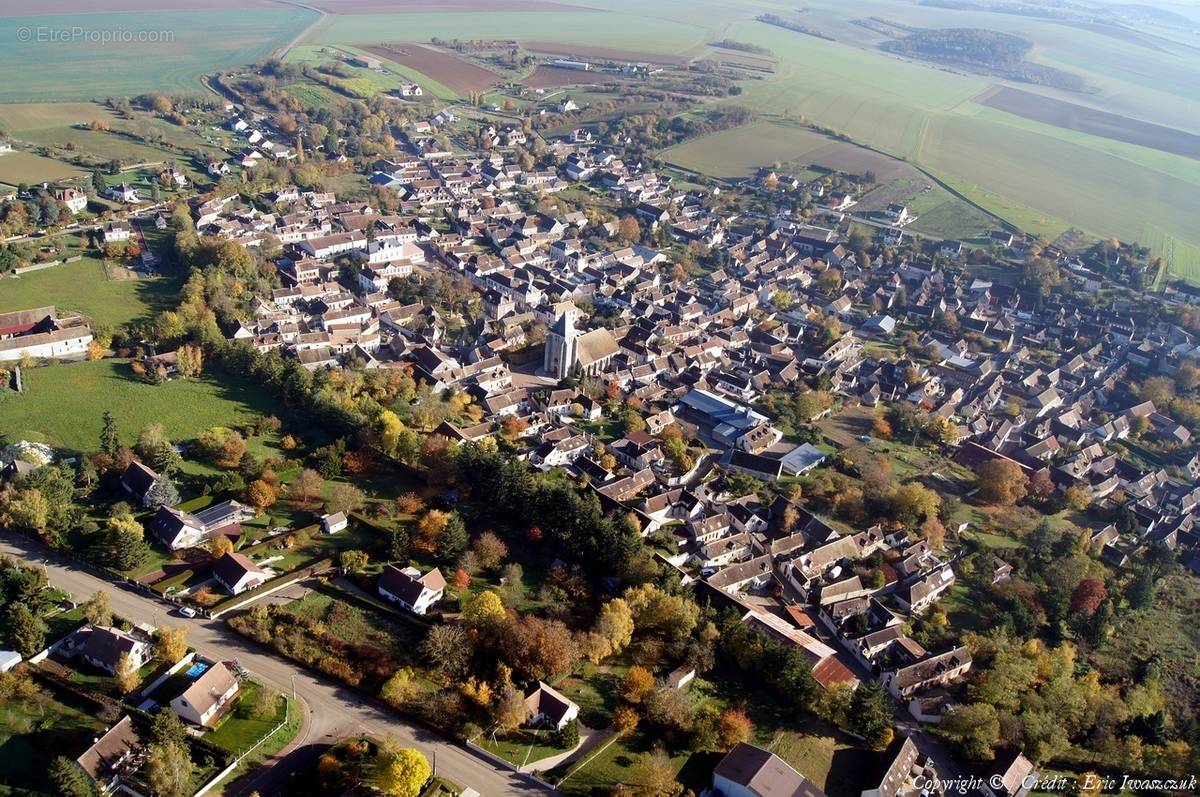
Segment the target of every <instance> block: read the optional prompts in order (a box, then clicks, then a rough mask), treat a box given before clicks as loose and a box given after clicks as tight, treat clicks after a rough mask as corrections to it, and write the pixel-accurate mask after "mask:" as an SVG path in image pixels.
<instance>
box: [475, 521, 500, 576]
mask: <svg viewBox="0 0 1200 797" xmlns="http://www.w3.org/2000/svg"><path fill="white" fill-rule="evenodd" d="M471 549H472V550H473V551H474V552H475V561H476V562H478V563H479V566H480V567H481V568H483V569H484V570H495V569H496V568H497V567H499V566H500V565H501V564H503V562H504V558H505V557H506V556H508V546H507V545H505V544H504V541H503V540H501V539H500V538H499V537H497V536H496V534H495V533H494V532H491V531H485V532H484V533H483V534H480V535H479V537H478V538H476V540H475V544H474V545H472V546H471Z"/></svg>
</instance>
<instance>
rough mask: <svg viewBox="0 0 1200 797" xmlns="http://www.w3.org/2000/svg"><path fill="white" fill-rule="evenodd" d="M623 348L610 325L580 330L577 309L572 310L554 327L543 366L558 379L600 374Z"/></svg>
mask: <svg viewBox="0 0 1200 797" xmlns="http://www.w3.org/2000/svg"><path fill="white" fill-rule="evenodd" d="M619 349H620V346H619V345H618V344H617V339H616V338H615V337H613V334H612V332H611V331H609V330H607V329H593V330H592V331H591V332H585V333H583V334H580V333H579V332H578V330H576V329H575V313H574V312H573V311H571V310H568V311H567V312H564V313H563V314H562V315H560V316H559V317H558V320H557V321H555V322H554V326H552V327H550V334H549V335H548V336H547V337H546V352H545V354H544V356H543V360H542V368H543V370H545V372H546V373H547V374H549V375H550V376H553V377H554V378H555V379H566V378H568V377H572V376H597V375H599V374H601V373H603V372H604V369H605V368H607V367H608V364H609V363H610V362H611V361H612V358H613V357H614V356H615V355H616V353H617V351H618V350H619Z"/></svg>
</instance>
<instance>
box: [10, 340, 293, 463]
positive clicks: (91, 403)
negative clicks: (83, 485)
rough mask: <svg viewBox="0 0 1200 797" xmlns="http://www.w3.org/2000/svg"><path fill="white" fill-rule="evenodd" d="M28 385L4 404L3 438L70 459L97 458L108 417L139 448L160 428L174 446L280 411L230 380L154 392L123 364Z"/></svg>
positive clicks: (66, 368)
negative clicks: (151, 428)
mask: <svg viewBox="0 0 1200 797" xmlns="http://www.w3.org/2000/svg"><path fill="white" fill-rule="evenodd" d="M24 379H25V388H26V389H25V391H24V392H23V393H12V392H9V393H7V394H5V395H3V396H0V438H3V439H7V440H10V441H11V440H33V441H40V442H45V443H46V444H47V445H50V446H53V447H55V448H58V449H61V450H63V451H73V452H81V451H94V450H95V449H96V445H97V443H96V441H97V440H99V438H100V429H101V427H102V426H103V416H104V412H105V410H120V418H121V429H120V434H121V441H122V442H124V443H127V444H132V443H133V442H134V440H136V439H137V434H138V431H139V430H140V429H141V428H142V427H143V426H145V425H146V424H149V423H153V422H155V421H157V422H159V423H161V424H162V425H163V427H164V428H165V429H166V431H167V434H168V435H169V436H170V437H171V439H173V440H190V439H192V438H194V437H196V436H197V435H199V434H200V433H201V432H203V431H204V430H205V429H207V428H209V427H210V426H217V425H221V426H228V425H236V424H240V423H244V422H246V421H248V420H249V419H250V418H251V417H253V416H254V415H260V414H270V413H271V411H272V407H273V404H272V402H271V401H270V399H269V398H268V397H267V396H266V394H264V393H262V392H261V391H260V389H259V388H258V387H257V386H255V385H251V384H249V383H247V382H243V381H240V380H236V379H231V378H230V377H228V376H227V375H225V374H222V375H221V378H220V379H219V380H218V379H214V378H209V377H207V376H204V377H201V378H200V379H194V380H186V379H173V380H171V381H170V382H167V383H165V384H161V385H152V384H150V383H149V382H146V381H145V380H143V379H141V378H140V377H137V376H135V375H134V374H133V372H132V371H131V370H130V369H129V364H128V362H127V361H124V360H97V361H96V362H85V363H68V364H59V365H48V366H45V367H42V368H32V369H29V370H28V371H26V372H25V374H24Z"/></svg>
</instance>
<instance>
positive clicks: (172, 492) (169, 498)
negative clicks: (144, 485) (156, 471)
mask: <svg viewBox="0 0 1200 797" xmlns="http://www.w3.org/2000/svg"><path fill="white" fill-rule="evenodd" d="M146 500H147V502H149V505H150V506H175V505H176V504H178V503H179V490H177V489H176V488H175V483H174V482H173V481H171V480H170V479H169V478H168V477H166V476H160V477H158V480H157V481H155V482H154V486H153V487H151V488H150V492H148V493H146Z"/></svg>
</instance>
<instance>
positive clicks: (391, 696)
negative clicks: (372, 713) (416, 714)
mask: <svg viewBox="0 0 1200 797" xmlns="http://www.w3.org/2000/svg"><path fill="white" fill-rule="evenodd" d="M419 692H420V688H419V687H418V686H417V679H416V674H415V673H413V671H412V670H411V669H409V668H408V667H401V668H400V669H398V670H396V671H395V672H394V673H392V675H391V677H390V678H388V679H387V680H386V681H384V683H383V686H382V687H380V689H379V697H380V698H381V699H382V700H383V702H385V703H387V704H388V705H389V706H393V707H395V708H404V707H405V706H407V705H408V704H409V702H411V701H412V699H413V698H414V697H416V696H417V694H418V693H419Z"/></svg>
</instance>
